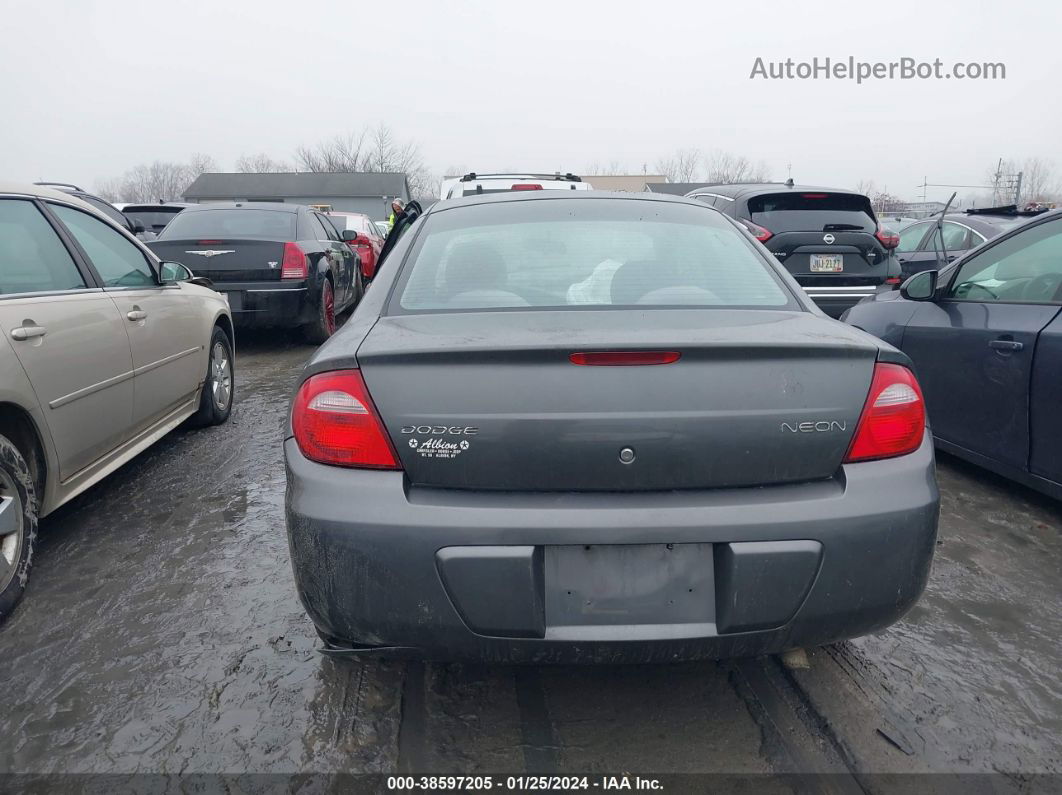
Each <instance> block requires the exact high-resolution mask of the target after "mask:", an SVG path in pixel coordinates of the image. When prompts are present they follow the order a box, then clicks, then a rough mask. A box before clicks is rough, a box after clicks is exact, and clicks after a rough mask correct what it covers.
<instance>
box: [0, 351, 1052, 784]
mask: <svg viewBox="0 0 1062 795" xmlns="http://www.w3.org/2000/svg"><path fill="white" fill-rule="evenodd" d="M241 342H242V350H241V351H239V352H238V369H237V383H238V392H237V405H236V409H235V411H234V413H233V416H232V419H231V421H230V422H229V423H228V424H227V425H225V426H222V427H219V428H212V429H206V430H200V431H179V432H177V433H174V434H172V435H170V436H169V437H167V438H166V439H164V440H163V441H161V442H160V443H159V444H157V445H156V446H155V447H154V448H152V449H151V450H150V451H148V452H147V453H145V454H144V455H142V456H140V457H139V458H138V459H137V460H135V461H134V462H132V463H131V464H129V465H127V466H126V467H125V468H124V469H122V470H121V471H119V472H118V473H116V474H115V475H114V476H112V477H110V478H109V479H107V480H106V481H105V482H103V483H101V484H100V485H98V486H97V487H95V488H93V489H91V490H90V491H89V492H87V493H86V494H84V495H82V496H81V497H80V498H78V499H76V500H75V501H74V502H73V503H71V504H69V505H67V506H65V507H64V508H63V509H61V510H60V511H58V512H57V513H56V514H54V515H52V516H51V517H49V518H48V519H46V520H45V521H43V522H42V527H41V542H40V546H39V548H38V553H37V558H36V567H35V571H34V575H33V578H32V579H31V583H30V587H29V590H28V593H27V595H26V599H25V601H24V602H23V604H22V606H21V607H20V608H19V609H18V610H17V611H16V612H15V614H14V615H13V616H12V617H11V619H10V620H9V621H7V622H6V624H5V625H3V626H2V627H0V659H2V670H3V674H2V676H0V683H2V684H0V736H2V737H3V738H5V739H4V741H3V742H2V743H0V773H6V774H11V773H21V774H27V773H29V774H47V773H60V772H62V773H123V774H125V773H164V774H178V773H184V774H187V773H246V772H251V773H281V774H290V773H296V772H302V773H344V772H345V773H394V772H396V771H398V772H405V773H418V772H433V773H453V774H465V775H468V774H475V773H483V772H497V773H518V772H522V771H527V772H535V773H549V772H558V771H563V772H580V773H620V772H627V771H633V772H638V773H697V772H716V773H719V772H724V773H741V774H746V773H747V774H754V773H802V772H803V773H807V772H818V773H824V772H825V773H832V774H834V777H832V778H831V779H829V783H828V784H827V785H824V786H826V788H827V789H832V790H836V791H861V790H862V791H875V790H878V789H884V788H885V784H884V782H886V781H887V779H884V778H881V777H879V776H878V775H877V774H882V773H908V772H938V773H939V772H951V773H996V774H1001V775H996V776H992V777H987V776H986V777H978V778H976V779H973V781H976V782H980V783H988V782H991V787H992V789H993V790H997V789H999V788H1000V787H1002V788H1003V789H1014V790H1015V791H1038V790H1043V791H1048V790H1050V789H1054V788H1055V785H1057V786H1060V787H1062V778H1059V777H1051V776H1044V775H1043V774H1056V776H1057V775H1058V774H1062V576H1060V568H1062V532H1060V531H1062V508H1060V506H1059V505H1058V504H1056V503H1054V502H1052V501H1050V500H1047V499H1046V498H1041V497H1039V496H1037V495H1035V494H1033V493H1032V492H1029V491H1027V490H1025V489H1023V488H1020V487H1018V486H1015V485H1013V484H1010V483H1008V482H1007V481H1004V480H1002V479H999V478H996V477H994V476H992V475H989V474H986V473H984V472H982V471H980V470H977V469H975V468H973V467H970V466H967V465H965V464H963V463H961V462H958V461H956V460H955V459H952V458H948V457H943V456H942V457H941V459H940V461H939V472H940V481H941V490H942V493H943V509H942V510H943V512H942V516H941V525H940V539H939V545H938V548H937V556H936V560H935V563H934V567H933V574H932V576H931V578H930V583H929V587H928V590H927V592H926V594H925V596H924V598H923V599H922V601H921V602H920V603H919V604H918V605H917V606H916V607H915V609H914V610H913V611H912V612H911V613H910V614H909V615H908V616H907V617H906V618H905V619H904V620H903V621H902V622H901V623H899V624H898V625H896V626H894V627H892V628H891V629H889V630H888V631H886V632H883V633H882V634H880V635H877V636H874V637H867V638H861V639H858V640H855V641H852V642H848V643H843V644H839V645H837V646H833V647H829V648H823V649H817V650H813V651H810V652H809V653H808V655H807V661H806V662H807V665H806V667H804V666H802V665H801V662H802V661H801V660H799V659H797V660H781V659H777V658H767V659H753V660H739V661H727V662H719V663H711V662H709V663H696V664H681V665H670V666H651V667H649V666H629V667H608V668H591V667H544V668H534V667H488V666H482V667H477V666H470V665H441V664H433V663H423V662H403V661H396V660H390V661H388V660H379V659H364V658H362V659H353V660H352V659H333V658H329V657H325V656H323V655H321V654H320V653H319V652H318V651H317V648H318V646H319V642H318V640H317V637H316V635H315V633H314V631H313V627H312V626H311V624H310V622H309V620H308V619H307V618H306V617H305V616H304V614H303V611H302V608H301V606H300V605H299V602H298V600H297V598H296V596H295V591H294V588H293V584H292V577H291V572H290V567H289V563H288V550H287V542H286V538H285V532H284V520H283V511H282V509H283V500H284V470H283V464H282V456H281V436H282V432H283V431H282V429H283V426H284V418H285V414H286V412H287V409H288V402H289V398H290V395H291V392H292V389H293V386H294V383H295V380H296V378H297V375H298V372H299V369H300V366H301V365H302V363H303V362H304V361H305V360H306V359H307V358H308V356H309V355H310V353H311V352H312V348H310V347H308V346H305V345H301V344H297V343H292V342H289V341H287V340H286V338H285V337H284V335H280V334H277V335H259V336H255V337H252V338H250V339H243V340H241ZM1045 788H1047V789H1045Z"/></svg>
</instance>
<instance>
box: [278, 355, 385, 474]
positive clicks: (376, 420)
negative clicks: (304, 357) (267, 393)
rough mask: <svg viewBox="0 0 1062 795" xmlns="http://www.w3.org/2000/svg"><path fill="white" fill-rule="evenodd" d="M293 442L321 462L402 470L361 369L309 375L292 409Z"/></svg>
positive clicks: (343, 465)
mask: <svg viewBox="0 0 1062 795" xmlns="http://www.w3.org/2000/svg"><path fill="white" fill-rule="evenodd" d="M291 425H292V429H293V430H294V432H295V442H296V444H298V446H299V450H300V451H302V454H303V455H304V456H306V457H307V458H309V459H310V460H311V461H316V462H317V463H319V464H331V465H332V466H341V467H358V468H364V469H401V465H400V464H399V463H398V456H397V455H396V454H395V451H394V448H393V447H392V446H391V440H390V438H389V437H388V436H387V431H386V429H385V428H384V425H383V422H382V421H381V420H380V415H379V414H378V413H377V411H376V407H375V406H374V405H373V403H372V398H370V397H369V390H368V389H367V388H366V387H365V381H364V380H363V379H362V377H361V372H360V371H359V370H336V371H334V372H330V373H319V374H318V375H314V376H311V377H310V378H308V379H306V381H305V382H304V383H303V385H302V386H301V387H299V392H298V394H297V395H296V396H295V402H294V404H293V405H292V408H291Z"/></svg>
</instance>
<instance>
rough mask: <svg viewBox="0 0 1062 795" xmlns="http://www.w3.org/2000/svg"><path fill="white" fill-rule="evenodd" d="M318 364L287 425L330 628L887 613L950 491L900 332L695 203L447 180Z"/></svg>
mask: <svg viewBox="0 0 1062 795" xmlns="http://www.w3.org/2000/svg"><path fill="white" fill-rule="evenodd" d="M373 284H374V286H373V288H372V289H371V290H369V291H367V292H366V294H365V299H364V301H362V303H361V304H360V306H359V307H358V309H357V310H356V311H355V312H354V314H353V315H352V317H351V319H350V321H349V322H348V323H347V324H346V325H345V326H344V327H343V328H342V329H341V330H340V331H339V333H337V334H336V336H335V337H334V338H333V339H332V340H330V341H329V343H328V344H327V345H325V346H323V347H322V348H321V349H320V350H318V351H317V353H316V355H314V357H313V358H312V359H311V360H310V362H309V363H308V365H307V366H306V368H305V370H304V372H303V375H302V378H301V383H300V385H299V388H298V391H297V394H296V396H295V398H294V401H293V405H292V409H291V416H290V426H289V428H288V432H287V438H286V440H285V443H284V452H285V459H286V463H287V500H286V510H287V526H288V538H289V543H290V548H291V559H292V564H293V567H294V572H295V582H296V585H297V589H298V592H299V595H300V597H301V599H302V602H303V604H304V606H305V608H306V610H307V612H308V613H309V615H310V617H311V619H312V620H313V622H314V624H315V626H316V627H317V630H318V632H319V633H320V635H321V636H322V638H324V641H325V643H326V648H327V649H329V650H331V651H333V652H336V653H365V652H372V653H379V652H381V651H385V650H386V651H387V653H396V652H397V651H398V650H401V652H400V653H402V654H414V655H423V656H427V657H431V658H436V659H480V660H483V659H487V660H494V661H513V662H516V661H524V662H527V661H535V662H561V661H565V660H571V661H578V662H605V661H608V662H618V661H650V660H661V661H669V660H677V659H691V658H703V657H725V656H733V655H754V654H765V653H772V652H778V651H782V650H784V649H787V648H791V647H794V646H805V645H815V644H822V643H828V642H830V641H833V640H836V639H838V638H847V637H852V636H854V635H860V634H864V633H867V632H871V631H874V630H875V629H879V628H881V627H884V626H886V625H888V624H891V623H892V622H894V621H896V620H897V619H898V618H899V617H900V616H901V615H902V614H903V613H904V612H905V611H906V610H907V609H908V608H909V607H910V606H911V605H912V604H913V603H914V602H915V601H916V600H917V599H918V596H919V594H920V593H921V591H922V588H923V586H924V584H925V581H926V577H927V575H928V572H929V565H930V560H931V558H932V554H933V548H934V542H935V537H936V526H937V508H938V495H937V486H936V480H935V476H934V468H933V451H932V443H931V440H930V437H929V434H928V432H927V430H926V426H925V416H924V413H923V409H922V397H921V393H920V391H919V387H918V383H917V381H916V380H915V378H914V376H913V374H912V372H911V370H910V369H909V367H908V365H909V361H908V359H907V357H906V356H904V355H903V354H902V353H900V352H899V351H897V350H896V349H894V348H893V347H892V346H890V345H886V344H884V343H882V342H881V341H880V340H877V339H875V338H874V337H872V336H871V335H869V334H864V333H863V332H860V331H857V330H856V329H853V328H851V327H849V326H845V325H843V324H841V323H838V322H836V321H834V320H830V319H829V318H826V317H823V315H822V313H821V312H819V311H818V310H817V309H816V308H815V307H814V305H813V304H812V302H811V300H810V299H809V298H808V297H807V296H806V295H805V294H804V292H803V291H802V290H801V289H800V287H799V286H798V285H797V283H796V282H795V281H793V279H792V277H791V276H790V275H789V274H788V273H787V272H786V270H785V268H783V267H782V266H781V265H780V264H779V263H777V262H776V261H774V259H773V258H772V257H771V256H770V254H768V253H767V252H766V251H765V250H764V249H763V248H762V247H761V246H759V245H757V244H756V243H755V241H753V240H752V239H751V238H750V237H749V236H748V235H747V234H745V232H744V231H743V229H742V228H741V227H740V226H739V225H738V223H737V222H736V221H734V220H732V219H730V218H728V217H726V216H725V215H722V214H721V213H719V212H716V211H715V210H713V209H711V208H709V207H706V206H704V204H702V203H701V202H697V201H691V200H689V199H684V198H677V197H662V196H653V195H650V194H612V193H596V192H591V191H580V192H574V191H573V192H567V191H563V192H562V191H536V192H531V191H527V192H518V193H504V194H494V195H489V196H483V197H481V198H463V199H454V200H450V201H445V202H439V203H438V204H436V205H434V206H433V207H431V208H430V209H428V210H427V211H426V212H425V213H424V215H423V216H421V217H420V218H419V219H417V220H416V221H415V222H414V223H413V224H412V225H411V226H410V228H409V230H408V231H407V232H406V233H405V234H404V235H403V236H402V237H401V239H400V240H399V241H398V243H397V244H396V246H395V248H394V249H393V251H392V252H391V255H390V256H389V257H388V260H387V264H386V265H385V267H384V268H383V269H382V270H381V271H380V272H379V273H378V275H377V276H376V281H374V283H373Z"/></svg>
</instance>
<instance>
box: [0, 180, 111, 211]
mask: <svg viewBox="0 0 1062 795" xmlns="http://www.w3.org/2000/svg"><path fill="white" fill-rule="evenodd" d="M78 193H84V191H78ZM0 194H11V195H15V196H33V197H36V198H39V199H55V200H58V201H62V202H66V203H67V204H73V205H76V206H77V207H78V208H80V209H82V210H91V211H92V213H93V215H96V216H99V217H101V218H107V216H106V215H104V214H103V213H102V212H100V211H99V210H98V209H97V208H95V207H93V206H92V205H91V204H89V203H88V202H86V201H83V200H82V199H79V198H78V197H77V195H76V194H75V193H73V192H68V191H65V190H56V189H55V188H48V187H45V186H43V185H29V184H26V183H24V182H5V181H0ZM90 195H91V194H90ZM107 220H108V221H111V219H110V218H107Z"/></svg>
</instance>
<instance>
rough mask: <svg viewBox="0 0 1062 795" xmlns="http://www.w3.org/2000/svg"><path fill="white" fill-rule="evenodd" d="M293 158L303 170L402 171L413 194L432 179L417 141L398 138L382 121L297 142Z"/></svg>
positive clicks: (428, 186)
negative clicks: (306, 143)
mask: <svg viewBox="0 0 1062 795" xmlns="http://www.w3.org/2000/svg"><path fill="white" fill-rule="evenodd" d="M295 159H296V162H297V163H298V165H299V167H300V168H301V169H302V170H304V171H319V172H324V171H328V172H355V171H363V172H376V173H398V174H405V175H406V178H407V179H408V181H409V189H410V192H411V193H413V194H414V195H423V194H424V193H425V192H427V191H429V190H430V189H431V186H432V181H433V177H432V175H431V173H430V172H429V171H428V169H427V168H426V167H425V165H424V160H423V158H422V157H421V154H420V148H419V147H418V146H417V144H416V143H415V142H413V141H403V140H400V139H399V138H398V137H397V136H396V135H395V134H394V132H393V131H392V130H391V128H390V127H388V126H387V125H386V124H379V125H377V126H376V127H374V128H372V129H367V128H366V129H362V130H357V131H354V132H351V133H348V134H346V135H337V136H335V137H334V138H330V139H327V140H325V141H321V142H319V143H317V144H315V145H312V146H300V147H299V148H298V149H296V150H295Z"/></svg>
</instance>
